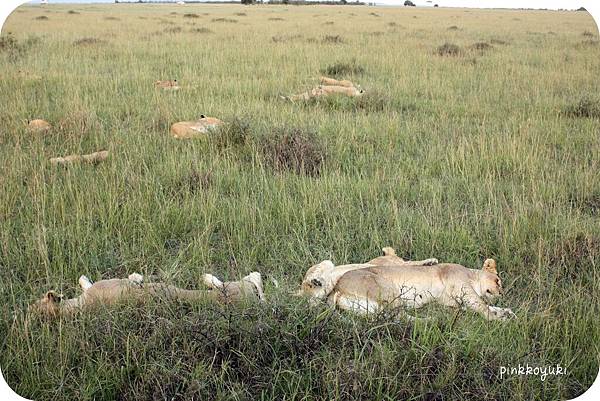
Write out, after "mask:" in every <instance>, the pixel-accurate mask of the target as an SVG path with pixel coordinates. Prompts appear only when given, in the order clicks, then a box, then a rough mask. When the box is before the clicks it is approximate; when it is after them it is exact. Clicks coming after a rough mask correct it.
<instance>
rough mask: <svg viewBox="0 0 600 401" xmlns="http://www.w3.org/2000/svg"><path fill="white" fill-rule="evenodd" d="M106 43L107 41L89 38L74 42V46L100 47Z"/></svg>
mask: <svg viewBox="0 0 600 401" xmlns="http://www.w3.org/2000/svg"><path fill="white" fill-rule="evenodd" d="M104 43H106V41H105V40H102V39H98V38H94V37H89V38H81V39H77V40H76V41H74V42H73V46H92V45H100V44H104Z"/></svg>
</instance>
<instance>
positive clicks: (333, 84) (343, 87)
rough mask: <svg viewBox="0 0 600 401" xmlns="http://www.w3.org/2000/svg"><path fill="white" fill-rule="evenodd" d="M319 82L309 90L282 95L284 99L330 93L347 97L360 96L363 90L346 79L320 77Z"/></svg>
mask: <svg viewBox="0 0 600 401" xmlns="http://www.w3.org/2000/svg"><path fill="white" fill-rule="evenodd" d="M320 82H321V84H320V85H319V86H317V87H316V88H314V89H311V90H310V91H307V92H304V93H300V94H299V95H292V96H282V98H283V99H284V100H291V101H292V102H295V101H297V100H310V99H312V98H316V97H325V96H330V95H345V96H349V97H357V96H362V94H363V93H365V91H364V90H362V89H360V88H357V87H356V86H355V85H354V84H353V83H352V82H350V81H347V80H342V81H338V80H337V79H333V78H327V77H321V78H320Z"/></svg>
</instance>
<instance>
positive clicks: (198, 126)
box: [171, 114, 224, 139]
mask: <svg viewBox="0 0 600 401" xmlns="http://www.w3.org/2000/svg"><path fill="white" fill-rule="evenodd" d="M223 124H224V123H223V121H221V120H219V119H218V118H214V117H206V116H205V115H204V114H201V115H200V119H199V120H197V121H181V122H178V123H175V124H173V125H171V135H172V136H173V137H174V138H177V139H188V138H195V137H200V136H204V134H207V133H208V132H210V131H211V130H214V129H216V128H218V127H219V126H221V125H223Z"/></svg>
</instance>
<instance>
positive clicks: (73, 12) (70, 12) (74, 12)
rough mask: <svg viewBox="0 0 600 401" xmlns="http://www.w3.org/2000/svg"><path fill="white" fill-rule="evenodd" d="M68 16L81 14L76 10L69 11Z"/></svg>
mask: <svg viewBox="0 0 600 401" xmlns="http://www.w3.org/2000/svg"><path fill="white" fill-rule="evenodd" d="M67 14H79V13H78V12H77V11H75V10H69V11H67Z"/></svg>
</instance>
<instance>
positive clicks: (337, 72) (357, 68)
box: [321, 60, 365, 77]
mask: <svg viewBox="0 0 600 401" xmlns="http://www.w3.org/2000/svg"><path fill="white" fill-rule="evenodd" d="M321 72H322V73H323V74H325V75H330V76H336V77H339V76H342V75H359V74H363V73H364V72H365V68H364V67H363V66H362V65H360V64H358V62H357V61H356V60H352V61H349V62H345V63H344V62H338V63H335V64H332V65H329V66H327V67H325V68H323V69H322V70H321Z"/></svg>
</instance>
